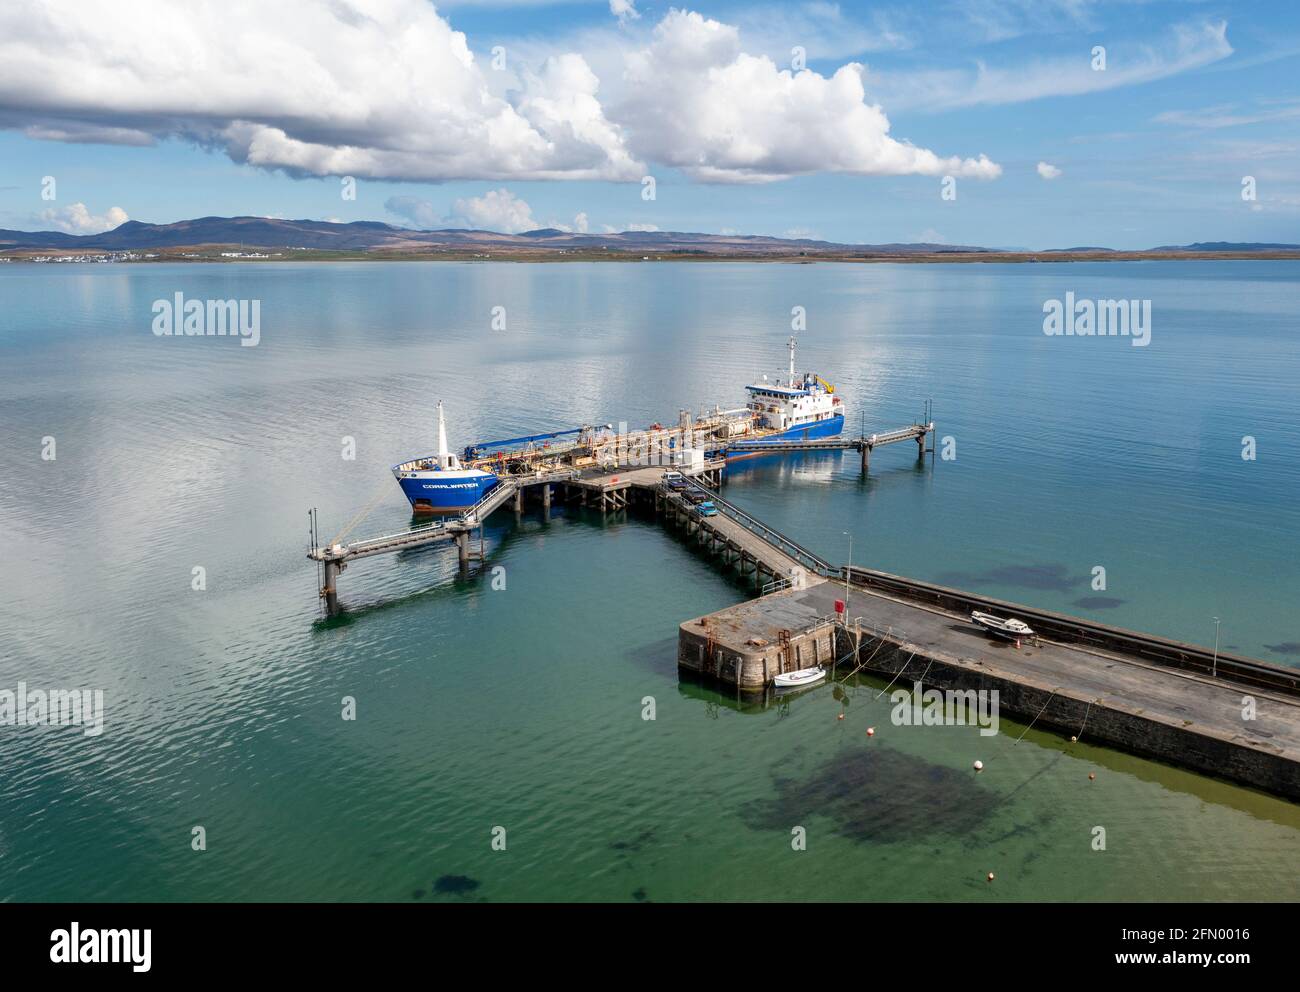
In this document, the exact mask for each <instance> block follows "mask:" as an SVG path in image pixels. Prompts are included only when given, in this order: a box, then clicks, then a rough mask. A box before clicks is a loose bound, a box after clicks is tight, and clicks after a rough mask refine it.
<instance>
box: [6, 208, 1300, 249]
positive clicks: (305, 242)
mask: <svg viewBox="0 0 1300 992" xmlns="http://www.w3.org/2000/svg"><path fill="white" fill-rule="evenodd" d="M240 246H242V247H244V248H246V249H258V250H263V251H265V250H289V249H302V250H309V251H324V252H350V253H371V252H373V253H382V254H383V255H384V256H385V257H387V256H390V255H416V256H419V255H429V254H433V255H437V254H438V253H442V252H447V253H457V254H460V255H464V254H467V253H473V254H481V253H484V252H491V251H496V252H499V253H505V254H508V255H510V256H512V257H519V258H542V257H552V256H556V255H566V254H570V253H574V254H582V255H583V256H584V257H589V256H591V255H593V254H596V255H598V256H601V253H609V254H615V255H624V256H629V255H631V256H638V255H642V254H645V253H651V252H653V253H657V254H658V255H664V254H676V255H680V256H685V257H696V256H698V257H712V258H734V257H742V258H743V257H749V258H763V257H769V258H799V257H801V256H808V257H811V258H817V257H830V258H849V259H852V258H875V259H880V258H884V259H889V258H891V257H898V258H899V259H900V260H908V259H916V260H933V259H934V258H936V257H938V258H942V257H945V256H947V257H953V258H962V259H978V258H979V257H981V256H989V257H990V259H994V258H998V257H1001V256H1011V255H1017V256H1033V257H1036V258H1041V257H1043V256H1052V255H1056V254H1062V255H1095V254H1101V253H1114V254H1115V255H1116V256H1117V257H1133V256H1135V255H1142V254H1145V253H1147V252H1150V253H1166V254H1169V253H1173V254H1179V253H1184V254H1185V253H1233V254H1237V255H1241V254H1249V253H1252V252H1295V251H1300V245H1282V244H1259V243H1229V242H1223V241H1207V242H1198V243H1197V244H1192V245H1181V246H1170V245H1166V246H1163V247H1160V248H1152V249H1145V250H1143V251H1136V252H1134V251H1126V250H1125V251H1116V250H1115V249H1111V248H1095V247H1094V248H1062V249H1049V250H1047V251H1038V252H1032V251H1025V250H1023V249H1005V248H1003V249H995V248H981V247H977V246H972V245H946V244H935V243H931V242H918V243H891V244H877V245H871V244H844V243H840V242H834V241H817V240H814V239H810V238H773V237H767V236H764V235H743V234H734V235H725V234H699V233H691V232H685V231H621V232H619V233H617V234H591V233H586V234H580V233H575V232H572V231H561V230H558V229H556V228H552V227H548V228H540V229H538V230H535V231H524V232H523V233H522V234H499V233H497V232H495V231H474V230H464V229H461V228H454V229H442V230H432V231H421V230H413V229H411V228H405V227H397V226H395V225H393V224H385V223H382V222H380V221H354V222H353V223H350V224H335V223H330V222H329V221H320V220H281V219H279V218H274V217H198V218H195V219H194V220H183V221H177V222H176V223H174V224H145V223H142V222H140V221H135V220H132V221H127V222H126V223H125V224H123V225H121V226H120V227H117V228H115V229H113V230H111V231H105V232H104V233H102V234H87V235H74V234H64V233H62V232H59V231H5V230H0V252H34V251H43V250H48V251H55V252H84V251H89V252H105V251H117V252H127V251H129V252H144V251H148V252H168V251H174V250H176V249H181V248H204V249H207V250H208V252H209V253H210V252H211V250H212V249H214V248H216V247H222V248H226V247H230V248H237V247H240ZM602 257H603V256H602Z"/></svg>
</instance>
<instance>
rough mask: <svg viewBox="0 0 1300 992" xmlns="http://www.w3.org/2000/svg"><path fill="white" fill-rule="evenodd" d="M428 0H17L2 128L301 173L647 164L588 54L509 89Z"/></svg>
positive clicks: (593, 170)
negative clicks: (201, 149)
mask: <svg viewBox="0 0 1300 992" xmlns="http://www.w3.org/2000/svg"><path fill="white" fill-rule="evenodd" d="M491 71H492V70H491V69H487V68H485V67H483V66H481V65H480V64H479V63H478V62H477V61H476V60H475V58H474V56H473V54H472V53H471V52H470V49H469V46H468V43H467V41H466V38H465V35H464V34H462V33H461V32H459V31H454V30H452V28H451V26H450V24H449V23H448V22H447V21H446V20H444V19H443V18H442V17H441V16H439V15H438V13H437V11H436V10H435V8H434V6H433V5H432V4H430V3H428V2H426V0H335V2H331V3H315V2H312V0H277V2H276V3H273V4H268V3H262V2H260V0H223V2H222V3H206V2H198V0H133V2H131V3H129V4H86V3H82V2H80V0H8V2H6V3H4V4H3V5H0V126H8V127H24V128H27V129H29V133H32V134H34V135H37V136H45V137H54V138H57V139H58V140H93V141H115V142H124V143H131V144H139V143H142V142H144V141H148V140H152V139H153V138H156V137H172V136H179V137H183V138H186V139H189V140H192V141H195V142H198V143H201V144H204V145H207V146H211V147H215V148H221V149H224V150H225V151H226V153H227V154H228V155H229V156H230V157H231V158H232V159H234V160H235V161H237V162H247V163H249V164H252V165H256V166H261V167H264V168H278V169H285V170H287V171H289V172H291V173H295V174H311V175H353V176H361V177H383V178H389V179H419V180H435V181H436V180H449V179H498V178H510V179H519V178H530V179H622V180H631V179H635V178H638V177H639V176H640V175H641V174H642V169H641V166H640V165H639V164H637V163H634V162H633V161H632V160H631V158H630V156H629V155H628V154H627V152H626V151H625V149H624V147H623V140H622V136H621V135H620V134H619V131H618V129H617V128H616V127H614V126H613V125H611V124H610V123H609V122H608V121H606V120H605V119H604V118H603V115H602V110H601V107H600V103H599V102H598V101H597V100H596V96H595V94H596V84H597V81H596V77H595V76H594V74H592V73H591V72H590V70H588V69H587V68H586V65H585V63H584V61H583V59H582V57H581V56H579V55H562V56H559V57H557V58H555V59H554V60H548V62H547V63H546V64H545V65H543V66H542V68H541V69H540V71H538V72H537V73H535V74H529V75H528V77H527V78H526V80H525V85H524V89H523V92H522V93H521V94H520V95H519V97H518V98H517V99H516V101H515V102H514V103H511V102H509V101H507V100H505V99H502V98H500V97H497V96H494V95H493V94H492V93H491V92H490V89H489V86H488V84H487V82H486V79H485V72H491Z"/></svg>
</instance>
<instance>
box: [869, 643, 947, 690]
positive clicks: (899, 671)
mask: <svg viewBox="0 0 1300 992" xmlns="http://www.w3.org/2000/svg"><path fill="white" fill-rule="evenodd" d="M915 657H916V652H915V651H913V652H912V653H911V654H909V655H908V656H907V661H905V662H903V667H902V668H900V669H899V670H898V671H897V672H895V673H894V677H893V678H892V679H890V680H889V685H887V686H885V687H884V688H883V689H881V690H880V691H879V692H878V693H876V698H877V699H879V698H880V697H881V696H883V695H884V694H885V693H887V692H888V691H889V690H890V689H891V688H893V685H894V683H895V682H897V681H898V677H899V676H900V675H902V674H903V672H904V671H906V670H907V666H908V665H910V664H911V663H912V659H913V658H915ZM932 663H933V662H932ZM925 670H926V671H927V672H929V671H930V668H929V666H928V665H927V666H926V669H925Z"/></svg>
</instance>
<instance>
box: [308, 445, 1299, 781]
mask: <svg viewBox="0 0 1300 992" xmlns="http://www.w3.org/2000/svg"><path fill="white" fill-rule="evenodd" d="M933 431H934V424H933V422H932V421H928V420H927V422H925V423H923V424H913V425H911V426H909V427H904V428H900V429H898V430H894V431H888V432H878V433H876V434H871V435H862V436H859V437H855V438H821V439H808V440H796V441H775V442H772V441H769V442H764V441H754V440H750V441H736V442H733V443H728V444H725V445H723V446H721V447H719V448H716V449H713V450H711V451H710V452H709V454H710V456H711V457H710V458H709V459H708V460H706V461H705V462H704V463H703V464H702V465H700V464H697V465H696V466H695V467H693V468H684V467H680V466H662V465H658V466H649V467H646V466H623V467H613V466H609V465H606V466H604V467H596V466H590V467H586V468H583V469H577V468H566V469H563V470H554V471H541V470H539V471H537V472H535V473H534V474H531V475H524V476H509V477H505V478H503V479H502V481H501V483H500V484H499V485H498V486H496V487H495V488H494V489H493V490H492V491H491V492H490V493H488V495H487V496H486V497H485V498H484V499H483V500H482V501H481V502H480V503H479V504H478V505H477V506H475V507H473V508H471V509H470V510H467V511H466V512H464V513H463V514H460V515H458V516H455V517H451V518H447V519H444V520H442V521H439V522H436V523H431V524H427V525H424V526H417V527H413V528H411V529H410V530H407V531H402V532H399V533H394V534H387V535H381V536H379V537H373V538H368V539H366V540H360V541H354V542H351V543H341V542H338V543H331V544H329V545H320V544H319V542H317V541H313V545H312V548H311V550H310V551H309V554H308V557H309V558H311V559H312V560H314V561H316V562H318V563H319V564H320V566H321V584H320V596H321V598H322V600H323V601H324V603H325V606H326V612H327V613H328V614H329V615H331V616H333V615H334V614H336V613H337V612H338V611H339V600H338V588H337V586H338V577H339V575H340V574H341V573H342V571H343V570H344V568H346V567H347V565H348V563H349V562H351V561H353V560H357V559H361V558H367V557H371V556H375V555H382V554H390V553H395V552H398V551H405V550H408V549H411V548H417V547H423V546H427V545H432V544H437V543H440V542H446V543H448V544H455V545H456V548H457V556H458V561H459V564H460V566H461V568H462V570H464V569H467V568H468V565H469V562H470V561H471V560H473V559H475V558H478V559H482V557H483V552H482V550H481V548H482V527H483V523H484V521H485V520H486V519H487V517H488V516H489V515H490V514H492V513H493V512H496V511H499V510H502V509H504V508H506V507H507V506H509V507H511V508H512V509H513V510H514V512H516V513H521V512H523V509H524V507H525V502H526V498H527V500H528V501H530V502H532V503H534V504H536V503H538V502H540V504H541V506H542V509H543V513H549V511H550V509H551V506H552V504H553V501H556V500H559V501H560V502H562V503H567V504H570V505H574V504H576V505H580V506H584V507H587V508H591V509H599V510H600V511H601V512H602V513H610V512H618V511H623V510H626V509H627V508H629V507H638V508H642V509H644V510H646V511H649V512H650V513H652V514H653V515H654V517H655V518H656V519H657V520H659V521H660V522H662V523H663V524H664V525H665V526H666V527H668V528H669V529H670V530H672V531H673V532H675V533H677V534H679V535H680V536H681V537H682V538H683V539H684V540H685V541H687V542H688V543H690V544H691V545H693V546H695V547H697V548H699V549H700V550H702V551H704V552H706V553H708V554H709V555H710V556H711V557H712V559H713V560H714V561H715V562H716V563H717V565H718V566H719V568H721V569H723V570H724V571H727V572H729V573H731V574H734V575H737V576H739V577H740V578H741V579H742V580H743V581H745V582H747V583H749V585H750V587H751V589H752V590H753V591H754V592H755V593H757V594H758V595H757V597H756V598H753V599H749V600H746V601H744V602H741V603H739V604H737V605H735V606H731V607H728V608H727V609H724V610H720V611H718V612H716V613H712V614H709V615H708V616H703V617H697V618H694V619H691V620H687V621H686V622H684V623H681V624H680V625H679V628H678V651H677V664H678V668H679V669H680V670H681V671H682V672H683V673H684V674H686V675H689V676H691V677H698V678H703V679H705V680H708V681H715V682H717V683H719V684H721V685H724V686H727V687H729V688H731V689H732V690H733V691H735V692H736V693H738V694H754V693H767V692H770V691H772V685H773V680H774V679H775V677H776V676H777V675H779V674H782V673H786V672H791V671H797V670H800V669H804V668H809V667H812V666H815V665H820V666H824V667H825V668H827V670H828V676H827V677H828V680H830V681H835V680H839V679H847V678H848V677H850V676H851V675H855V674H857V673H864V674H866V675H869V676H877V677H880V678H882V679H887V680H888V682H889V685H890V686H893V687H902V688H905V689H908V690H909V691H910V690H911V688H912V687H913V685H915V684H920V685H922V686H924V687H925V688H934V689H939V690H955V691H959V692H967V691H972V690H974V691H981V690H985V691H991V690H996V691H997V693H998V698H999V705H1000V709H1001V711H1002V712H1003V713H1005V714H1006V715H1008V716H1011V717H1014V718H1019V719H1023V720H1025V721H1026V722H1027V723H1029V724H1030V725H1032V726H1038V727H1041V728H1044V729H1049V730H1054V731H1057V732H1060V733H1061V734H1062V735H1068V736H1069V737H1070V739H1071V740H1084V739H1087V740H1089V741H1091V742H1095V743H1101V744H1105V745H1108V746H1112V747H1115V748H1118V749H1121V750H1124V751H1128V752H1131V753H1135V754H1138V755H1142V756H1145V757H1151V758H1155V759H1158V760H1163V761H1167V762H1169V763H1171V764H1175V765H1180V766H1183V767H1186V768H1190V769H1192V770H1194V771H1198V772H1201V773H1204V774H1208V775H1213V776H1217V777H1221V778H1225V779H1229V780H1231V781H1235V782H1238V783H1241V784H1245V785H1248V786H1251V787H1254V788H1258V789H1262V790H1264V791H1267V792H1270V793H1273V794H1276V795H1280V796H1283V797H1285V798H1288V799H1291V800H1296V801H1300V670H1297V669H1288V668H1284V667H1281V666H1276V665H1270V664H1267V663H1265V662H1262V661H1258V660H1256V659H1252V658H1246V657H1243V656H1239V655H1235V654H1231V653H1228V652H1218V651H1215V652H1213V653H1211V652H1210V651H1208V650H1206V649H1204V648H1201V647H1198V646H1196V645H1191V644H1184V643H1181V642H1177V641H1172V640H1168V639H1165V638H1160V637H1156V636H1153V635H1149V634H1142V633H1137V632H1134V631H1127V630H1122V629H1119V628H1115V627H1110V626H1107V625H1105V624H1100V623H1095V622H1093V621H1090V620H1085V619H1082V618H1079V617H1071V616H1066V615H1063V614H1057V613H1052V612H1049V611H1044V610H1038V609H1034V608H1031V607H1027V606H1024V605H1021V604H1017V603H1009V602H1003V601H1000V600H996V599H991V598H988V597H983V596H979V595H975V594H972V593H968V592H963V591H961V590H956V589H950V588H946V587H943V586H938V585H933V584H930V583H925V582H920V581H917V580H914V579H908V578H904V577H901V576H895V575H890V574H888V573H885V572H879V571H875V570H872V569H867V568H862V567H850V566H843V567H840V566H836V565H834V564H832V563H831V562H829V561H827V560H825V559H823V558H821V557H820V556H819V555H817V554H816V553H815V552H813V551H811V550H809V549H808V548H806V547H804V546H803V545H801V544H800V543H799V542H798V541H797V540H796V539H795V538H793V537H791V536H789V535H787V534H783V533H781V532H780V531H778V530H777V529H775V528H773V527H771V526H770V525H768V524H766V523H764V522H763V521H762V520H760V519H758V518H757V517H755V516H754V515H753V514H751V513H749V512H748V511H746V510H744V509H743V508H741V507H739V506H737V505H735V504H733V503H732V502H730V501H729V500H727V499H725V498H724V497H723V496H722V494H721V491H720V490H721V487H722V485H723V484H724V481H725V460H724V458H722V457H720V456H721V455H723V454H730V455H732V456H733V457H736V456H742V457H743V456H748V455H751V454H752V455H775V454H782V453H784V454H794V453H798V452H808V451H850V450H852V451H858V452H860V454H861V458H862V468H863V471H866V470H867V467H868V463H869V458H870V454H871V452H872V451H873V450H874V449H875V448H877V447H881V446H887V445H892V444H899V443H902V442H906V441H912V442H915V443H916V445H917V453H918V456H924V455H925V454H926V453H927V447H926V444H927V440H928V439H929V437H930V436H931V435H932V434H933ZM928 450H929V451H930V452H932V451H933V448H930V449H928ZM670 469H672V470H675V471H677V472H679V473H680V474H681V476H682V477H683V481H684V483H685V485H684V486H683V487H681V488H680V489H675V488H673V487H672V486H670V485H668V484H667V482H666V480H665V478H664V473H665V471H668V470H670ZM692 491H694V492H695V493H697V494H698V495H697V500H698V499H699V498H700V497H703V498H707V500H708V501H709V502H710V503H711V504H712V506H713V508H714V509H715V510H716V513H711V514H706V513H703V512H701V510H700V509H699V507H698V506H697V503H696V501H692V500H691V499H690V498H689V497H688V493H691V492H692ZM476 530H477V531H478V532H479V550H477V551H475V550H474V549H473V547H472V543H473V542H472V541H471V536H472V534H473V532H474V531H476ZM313 534H314V530H313ZM837 606H842V609H837ZM973 610H980V611H983V612H990V613H993V614H995V615H999V616H1014V617H1017V618H1019V619H1022V620H1024V621H1025V622H1027V623H1028V624H1030V625H1031V626H1032V627H1033V629H1034V631H1035V633H1036V636H1035V637H1034V638H1033V639H1032V640H1029V641H1025V642H1023V643H1020V644H1016V643H1013V642H1008V641H998V640H992V639H990V638H989V637H988V636H987V634H986V632H985V631H984V630H983V629H982V628H980V627H978V626H977V625H976V624H974V623H973V622H972V621H971V619H970V613H971V611H973ZM825 686H826V683H825V682H823V683H822V684H821V687H822V688H825ZM802 691H805V692H817V691H819V688H818V687H816V686H814V687H812V688H810V689H806V690H802ZM1247 713H1249V716H1247V715H1246V714H1247Z"/></svg>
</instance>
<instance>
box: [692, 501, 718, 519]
mask: <svg viewBox="0 0 1300 992" xmlns="http://www.w3.org/2000/svg"><path fill="white" fill-rule="evenodd" d="M695 509H697V510H699V511H700V515H701V516H704V517H716V516H717V515H718V508H717V507H716V506H714V505H713V503H712V502H711V501H709V500H707V499H706V500H705V501H704V502H703V503H701V504H700V505H699V506H697V507H696V508H695Z"/></svg>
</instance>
